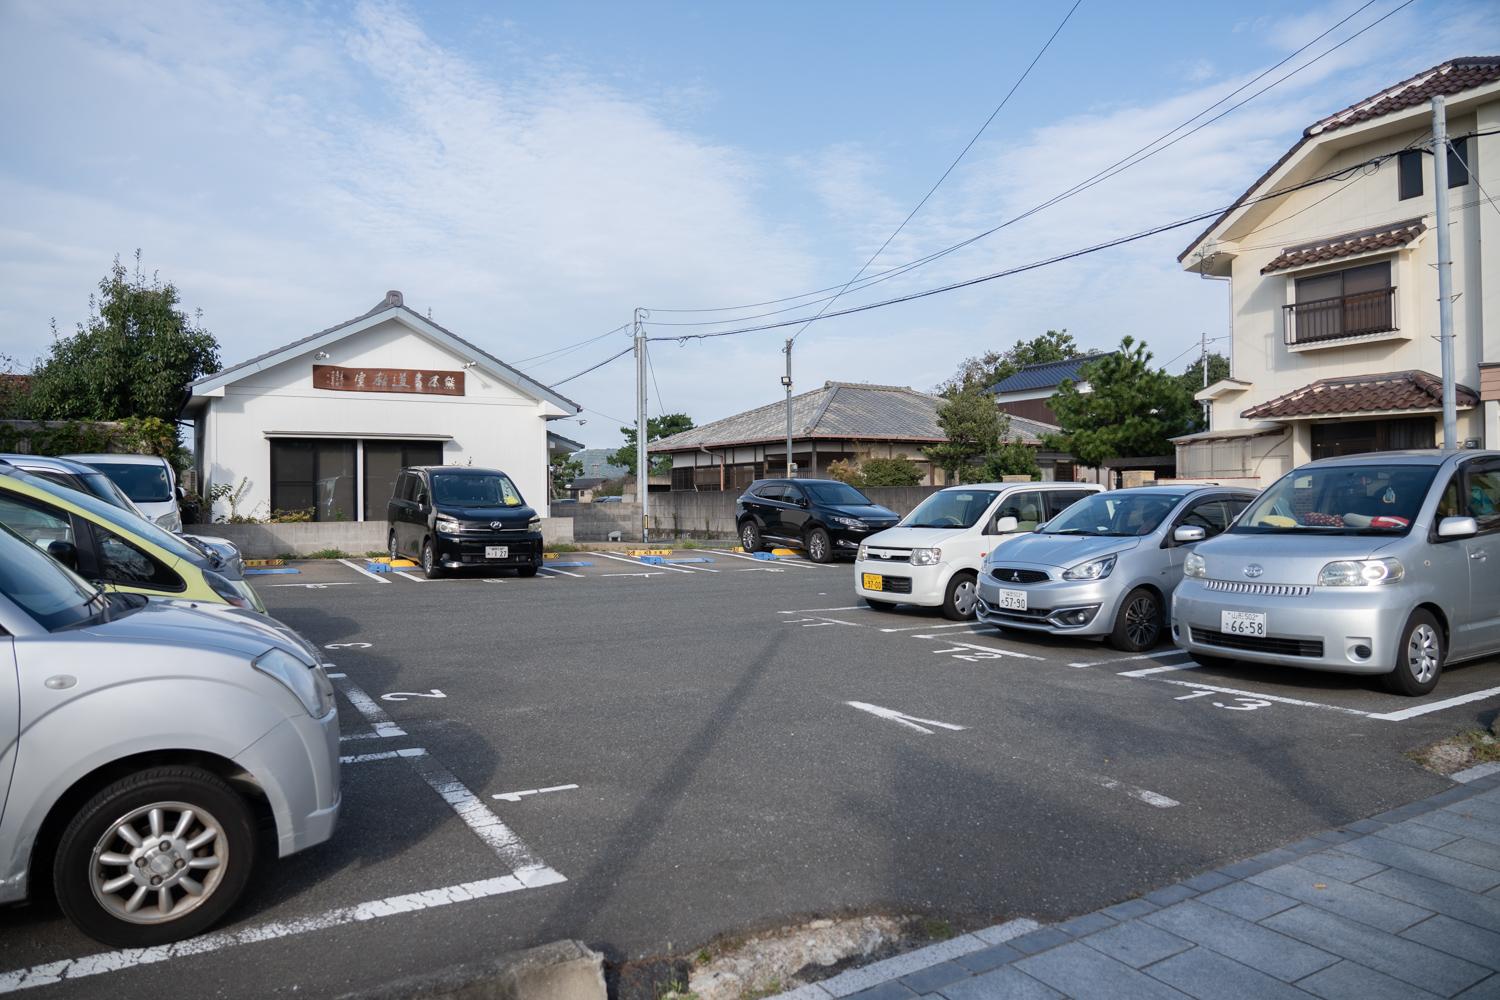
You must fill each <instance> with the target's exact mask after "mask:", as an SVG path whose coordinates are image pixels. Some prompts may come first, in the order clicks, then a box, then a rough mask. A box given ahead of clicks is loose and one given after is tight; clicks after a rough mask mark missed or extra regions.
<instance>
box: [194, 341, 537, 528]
mask: <svg viewBox="0 0 1500 1000" xmlns="http://www.w3.org/2000/svg"><path fill="white" fill-rule="evenodd" d="M323 350H325V351H327V353H328V354H329V357H328V358H326V359H318V360H316V361H315V359H314V357H313V352H311V351H309V352H308V353H306V354H303V355H300V356H298V357H296V358H293V359H291V360H289V361H286V362H283V363H281V364H279V365H276V366H275V367H272V368H269V369H266V370H265V371H261V372H255V373H252V374H249V375H246V376H245V377H244V378H243V379H242V380H240V381H238V382H235V383H232V384H230V385H228V386H226V387H225V389H224V395H223V397H222V398H215V399H211V400H210V405H209V408H208V411H207V413H206V415H205V416H204V418H203V420H204V429H203V456H202V457H203V470H204V475H205V477H206V479H207V481H208V482H211V483H214V484H218V483H228V484H230V485H234V486H237V485H238V484H239V482H240V480H241V479H242V478H244V479H247V480H248V481H249V491H248V493H247V496H246V499H245V501H244V502H243V503H242V504H241V505H240V512H241V513H253V514H256V515H258V516H264V515H265V514H266V513H267V512H268V511H269V508H270V503H271V451H270V441H269V439H268V438H267V437H266V434H267V432H280V433H282V434H293V435H295V434H300V433H307V432H319V433H322V434H328V433H336V434H338V435H340V436H342V437H347V438H358V437H360V436H361V435H364V434H381V435H412V436H413V437H420V436H421V435H449V436H451V437H452V440H451V441H447V442H445V443H444V445H443V461H444V462H445V463H447V464H456V465H475V466H484V467H489V468H497V469H501V470H503V471H505V472H506V473H508V474H509V475H510V477H511V478H512V479H514V480H515V482H516V485H517V486H518V487H519V488H520V490H521V493H522V495H523V496H524V497H525V498H526V501H527V503H528V504H530V505H531V506H532V507H534V508H535V509H536V510H537V511H538V512H540V513H541V514H542V515H543V516H546V515H547V513H548V489H547V485H548V484H547V426H546V421H545V420H544V419H543V412H544V404H542V403H540V402H539V401H537V400H535V399H532V398H530V397H528V396H526V395H523V394H522V393H520V392H518V391H517V390H515V389H513V388H511V387H510V386H509V385H506V384H505V383H503V382H501V381H499V380H498V379H496V378H494V377H493V376H491V375H489V374H487V373H484V372H481V371H479V370H478V369H477V368H476V369H470V370H468V371H467V372H466V373H465V376H466V378H465V383H466V384H465V394H464V395H463V396H421V395H417V394H414V393H413V394H407V393H376V392H332V391H328V390H324V389H315V388H313V384H312V366H313V364H314V363H317V364H327V365H338V366H341V367H354V368H357V367H371V368H435V369H439V370H447V371H458V370H461V369H462V367H463V365H464V363H465V362H466V361H469V360H472V359H471V358H468V357H463V356H458V355H455V354H454V353H452V352H450V351H449V350H447V349H446V348H445V347H442V346H440V345H438V344H436V343H433V342H432V341H430V340H428V339H427V338H425V337H423V336H421V335H420V334H418V333H417V332H415V331H414V330H413V329H412V328H411V327H409V326H407V325H405V324H404V323H402V322H401V321H399V320H396V319H388V320H386V321H385V322H383V323H380V324H378V325H376V326H374V327H371V328H369V329H368V330H364V331H361V332H359V333H355V334H352V335H351V336H350V337H348V338H346V339H345V340H342V341H338V342H336V343H334V344H332V345H328V346H326V347H324V348H323ZM224 512H225V511H224V509H223V508H222V506H221V508H220V510H219V513H221V514H222V513H224Z"/></svg>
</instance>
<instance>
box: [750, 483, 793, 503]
mask: <svg viewBox="0 0 1500 1000" xmlns="http://www.w3.org/2000/svg"><path fill="white" fill-rule="evenodd" d="M755 495H756V496H758V497H760V498H761V499H762V500H777V501H781V500H785V499H786V487H785V486H782V485H781V484H780V483H770V484H768V485H766V486H762V487H761V488H760V489H758V490H756V491H755Z"/></svg>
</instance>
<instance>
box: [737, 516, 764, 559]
mask: <svg viewBox="0 0 1500 1000" xmlns="http://www.w3.org/2000/svg"><path fill="white" fill-rule="evenodd" d="M740 545H742V546H744V549H745V551H746V552H759V551H760V547H761V546H760V528H758V527H756V525H755V522H754V521H746V522H745V523H744V524H742V525H740Z"/></svg>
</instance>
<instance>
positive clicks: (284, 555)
mask: <svg viewBox="0 0 1500 1000" xmlns="http://www.w3.org/2000/svg"><path fill="white" fill-rule="evenodd" d="M276 558H277V559H280V560H281V561H282V562H287V561H290V560H292V559H301V558H302V556H299V555H298V554H297V553H295V552H278V553H276Z"/></svg>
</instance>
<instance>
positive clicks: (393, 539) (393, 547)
mask: <svg viewBox="0 0 1500 1000" xmlns="http://www.w3.org/2000/svg"><path fill="white" fill-rule="evenodd" d="M388 545H389V548H390V552H391V558H392V559H394V558H396V533H395V532H391V537H390V540H389V543H388Z"/></svg>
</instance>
